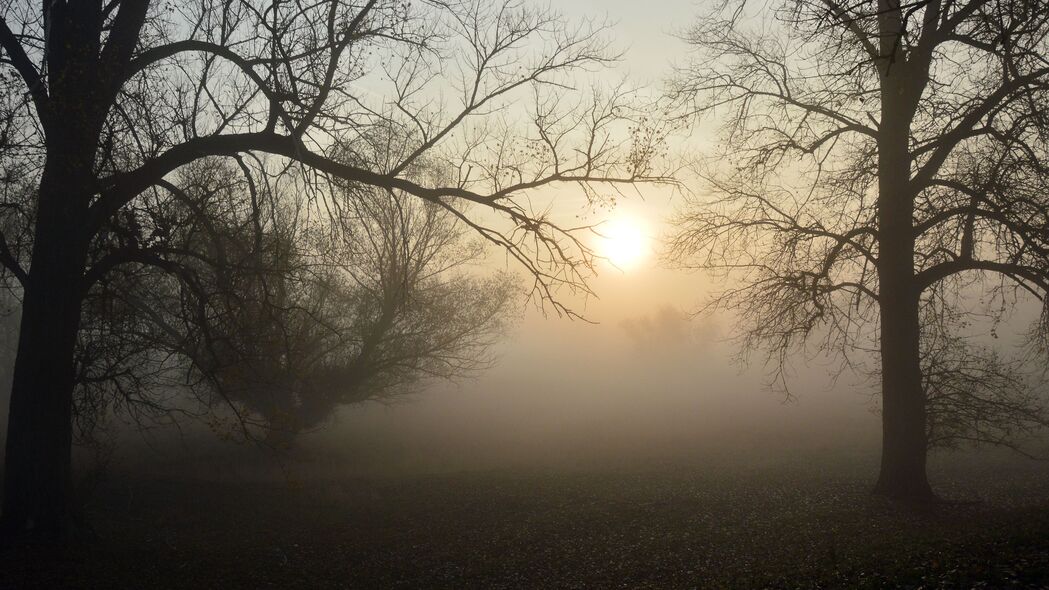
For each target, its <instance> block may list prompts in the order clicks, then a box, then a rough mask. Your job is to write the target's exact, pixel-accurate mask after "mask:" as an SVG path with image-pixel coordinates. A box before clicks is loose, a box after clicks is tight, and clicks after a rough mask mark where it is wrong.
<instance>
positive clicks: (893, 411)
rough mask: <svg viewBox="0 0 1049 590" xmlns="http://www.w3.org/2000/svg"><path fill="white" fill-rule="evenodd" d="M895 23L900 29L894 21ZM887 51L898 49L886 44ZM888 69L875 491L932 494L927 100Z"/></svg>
mask: <svg viewBox="0 0 1049 590" xmlns="http://www.w3.org/2000/svg"><path fill="white" fill-rule="evenodd" d="M892 26H898V24H893V25H892ZM885 49H886V50H887V51H890V50H893V51H894V49H893V46H892V45H889V44H887V45H886V47H885ZM884 67H885V69H884V70H883V72H882V80H881V82H882V93H881V99H882V105H881V107H882V112H881V114H882V120H881V134H880V137H879V140H878V231H879V235H878V281H879V303H880V308H881V369H882V375H881V378H882V456H881V472H880V474H879V476H878V483H877V484H876V485H875V492H876V493H879V494H882V495H885V496H888V497H891V498H895V499H901V500H907V501H928V500H931V499H932V498H933V494H932V489H931V488H930V487H929V481H928V478H927V476H926V470H925V460H926V453H927V444H926V424H925V421H926V418H925V391H924V389H923V387H922V374H921V356H920V354H921V352H920V349H919V336H920V333H921V325H920V322H919V317H918V304H919V295H920V293H919V291H918V289H917V286H916V284H915V280H914V240H915V237H914V197H915V195H914V192H913V187H912V186H911V181H910V178H911V157H910V150H909V144H908V142H909V135H910V125H911V121H912V119H913V117H914V112H915V111H914V109H915V105H916V103H917V100H918V99H919V98H920V94H921V92H920V90H919V91H915V88H916V86H915V85H914V80H912V79H911V77H910V76H909V75H908V74H909V72H908V71H907V69H906V66H905V64H904V63H903V62H902V61H901V60H899V59H896V60H893V61H891V62H890V63H888V64H886V66H884Z"/></svg>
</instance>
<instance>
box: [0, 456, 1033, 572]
mask: <svg viewBox="0 0 1049 590" xmlns="http://www.w3.org/2000/svg"><path fill="white" fill-rule="evenodd" d="M729 459H730V458H725V460H723V461H720V462H716V463H711V464H692V465H680V464H677V465H669V464H668V465H649V466H645V467H638V468H634V469H625V470H618V471H615V470H610V469H604V470H601V469H596V468H595V469H593V470H585V471H584V470H575V471H565V470H560V471H556V472H555V471H541V470H537V471H534V472H515V473H508V472H498V471H494V472H473V473H457V474H445V475H434V476H411V477H408V476H403V477H396V478H369V479H362V478H357V479H309V480H297V479H295V478H288V479H285V480H283V481H268V482H259V481H255V482H250V481H234V480H232V479H231V478H228V477H220V476H221V475H222V474H221V473H218V472H216V474H215V475H216V477H214V478H212V479H211V480H205V479H196V480H187V479H184V478H178V479H166V478H164V477H162V476H159V477H158V476H152V477H149V478H146V477H127V476H122V477H116V476H114V477H112V478H111V479H109V480H108V481H106V482H105V483H104V484H103V485H102V486H101V487H100V488H99V489H98V490H96V493H95V495H94V499H93V501H92V503H91V504H90V509H89V514H90V520H91V523H92V524H93V527H94V537H95V538H94V539H93V540H91V541H90V542H83V541H82V542H79V543H76V544H74V545H72V546H70V547H69V548H67V549H65V550H64V551H62V552H61V553H58V554H56V553H54V552H53V551H49V552H44V551H43V550H42V549H39V548H37V549H34V548H32V547H29V548H26V547H15V548H12V547H8V548H6V549H4V551H3V563H2V566H3V570H2V572H0V580H2V581H0V586H2V587H3V588H882V587H889V588H891V587H915V588H917V587H921V588H973V587H984V588H1044V587H1049V473H1047V471H1046V466H1045V465H1043V464H1039V463H1033V462H1018V461H1005V462H1002V461H963V460H961V459H957V458H956V459H949V460H940V461H937V462H936V464H935V465H934V467H933V470H932V471H933V479H934V481H935V483H936V485H937V488H938V489H940V490H941V491H943V492H945V494H944V495H945V496H948V497H949V499H950V500H952V501H951V502H948V503H944V504H943V505H940V506H936V507H934V508H931V509H923V510H918V509H902V508H899V507H894V506H889V505H887V504H885V503H883V502H881V501H879V500H878V499H876V498H873V497H871V495H870V494H869V492H868V489H869V483H870V477H871V475H872V472H873V468H874V464H873V462H872V461H871V459H870V458H858V459H857V458H836V459H835V458H827V457H810V458H806V457H793V458H792V459H790V460H782V461H772V460H768V461H763V462H762V461H759V462H753V461H752V462H750V463H748V464H747V465H735V466H729V465H731V462H730V461H729Z"/></svg>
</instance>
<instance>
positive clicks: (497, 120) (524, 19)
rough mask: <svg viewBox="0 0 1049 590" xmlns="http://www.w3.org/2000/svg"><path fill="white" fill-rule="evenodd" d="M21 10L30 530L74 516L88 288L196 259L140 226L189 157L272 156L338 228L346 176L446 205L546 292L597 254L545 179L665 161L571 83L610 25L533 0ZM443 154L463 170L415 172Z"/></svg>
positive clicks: (5, 28) (3, 34)
mask: <svg viewBox="0 0 1049 590" xmlns="http://www.w3.org/2000/svg"><path fill="white" fill-rule="evenodd" d="M0 16H2V19H3V23H2V26H0V48H2V50H3V54H2V57H0V68H2V69H3V72H4V73H3V77H2V78H0V80H2V88H3V90H2V91H0V98H2V99H3V101H4V102H3V108H2V111H0V112H2V114H3V117H2V118H0V120H2V121H4V134H3V141H2V144H0V145H2V146H3V152H2V154H0V162H2V166H3V169H4V174H3V178H4V179H5V195H6V196H7V197H9V199H10V200H8V201H5V203H4V204H3V209H2V211H3V213H4V215H5V216H6V217H7V218H8V219H10V220H13V222H12V227H16V228H20V229H18V230H17V231H16V232H14V233H12V234H11V235H5V236H4V240H3V241H0V262H2V263H3V265H4V267H5V268H6V272H7V273H8V274H9V275H10V276H11V277H13V278H14V280H17V281H18V282H19V283H20V284H21V289H22V292H23V293H24V299H23V311H22V319H21V332H20V338H19V344H18V354H17V360H16V363H15V369H14V385H13V388H12V398H11V411H10V418H9V428H8V432H7V456H6V469H5V483H4V506H3V525H4V528H5V529H6V530H7V531H9V532H18V533H21V532H26V531H27V530H28V529H32V530H33V531H36V532H40V533H54V532H59V531H61V530H63V528H64V527H65V523H66V522H67V520H68V505H69V467H70V450H69V448H70V442H71V437H72V434H71V420H72V413H73V406H74V404H73V389H74V383H75V382H76V378H77V376H76V367H75V363H74V358H75V350H76V348H77V341H78V338H81V339H83V338H90V337H91V335H90V334H85V333H83V332H82V331H81V330H80V328H81V319H82V314H81V312H82V309H83V305H84V302H85V297H86V296H87V294H88V293H89V292H90V291H91V290H92V288H93V287H94V286H95V285H97V284H100V283H101V282H104V281H105V280H106V277H108V276H110V274H111V273H112V272H114V269H117V268H123V267H131V268H142V267H147V266H148V267H153V268H156V269H160V270H163V271H165V272H177V269H174V268H170V267H167V265H166V264H165V263H164V256H162V255H161V254H165V253H166V252H165V251H164V248H165V247H166V246H165V244H166V242H165V238H164V233H165V231H166V230H165V228H159V231H154V230H149V231H142V228H144V227H145V226H144V225H143V224H142V223H141V219H142V214H143V211H145V210H146V209H147V207H144V206H142V203H145V202H148V201H150V200H151V199H153V200H162V199H163V197H162V196H161V194H162V193H164V192H166V191H169V190H170V188H171V185H170V182H169V181H168V180H167V179H168V178H169V177H170V175H171V174H173V173H174V172H175V171H177V170H178V169H179V168H181V167H184V166H187V165H189V164H191V163H192V162H194V161H196V160H198V159H200V158H203V157H208V156H221V157H227V158H231V159H233V160H234V161H237V160H238V158H239V159H240V160H244V159H248V158H252V157H258V156H261V155H262V154H268V155H269V156H271V157H276V158H279V159H282V161H283V163H281V164H274V165H275V166H281V167H292V168H295V169H296V170H297V172H296V173H297V174H298V175H299V176H300V178H302V179H303V187H304V190H306V191H307V193H306V194H307V195H308V196H309V197H310V198H312V199H314V200H315V202H316V203H317V204H318V205H319V206H323V207H325V208H326V209H329V210H330V211H332V218H333V219H337V218H338V213H339V211H341V210H342V209H343V208H345V207H346V203H344V202H343V199H345V198H350V199H351V200H352V199H353V198H355V197H354V196H353V194H354V193H351V194H350V195H349V196H347V195H346V194H343V193H338V192H334V191H323V190H315V189H319V188H320V187H323V186H325V185H327V184H329V183H332V182H334V181H335V180H336V179H338V181H339V182H344V183H350V184H353V185H355V186H359V187H373V188H375V189H379V190H384V191H399V192H401V193H403V194H405V195H411V196H413V197H417V198H421V199H424V200H427V201H429V202H431V203H434V204H435V205H437V206H439V207H442V208H444V209H445V210H446V211H448V212H449V213H451V214H452V215H454V216H456V217H457V218H459V219H460V220H461V222H462V223H464V224H466V225H467V226H468V227H471V228H473V229H474V230H476V231H478V232H480V234H481V235H482V236H483V237H484V238H485V239H487V240H489V241H491V242H494V243H497V244H499V245H500V246H503V247H505V248H506V250H507V252H509V254H510V255H511V256H512V258H514V259H516V260H518V261H519V262H520V263H521V264H523V265H524V267H525V268H526V270H528V271H529V272H530V273H531V274H532V275H533V276H534V277H535V279H536V289H537V294H538V296H539V297H543V298H547V300H549V298H550V297H551V296H552V295H553V292H554V290H555V289H556V288H558V287H559V286H573V285H575V286H582V285H583V283H582V281H583V279H584V278H585V276H586V273H587V268H588V264H589V261H590V254H589V252H587V251H586V249H585V248H583V247H582V244H581V243H580V242H579V240H578V237H577V233H576V232H575V231H573V230H572V228H563V227H559V226H557V225H556V224H554V223H552V222H551V221H550V220H549V219H548V218H547V217H546V216H545V214H544V213H543V212H542V210H539V211H534V210H532V208H531V206H530V204H529V200H528V197H529V194H528V192H529V191H532V190H534V189H538V188H540V187H543V186H547V185H551V184H555V183H578V184H581V185H582V186H583V188H584V189H589V190H587V194H588V195H590V196H591V197H596V196H599V194H600V193H599V186H602V185H609V186H615V185H630V184H634V183H637V182H639V181H644V180H649V179H656V178H657V176H658V175H657V174H656V173H655V172H654V171H653V169H652V161H651V158H650V156H651V155H652V154H654V153H656V150H653V149H651V147H652V146H650V145H648V143H651V142H654V141H655V140H656V138H655V137H654V136H652V135H649V134H629V133H626V132H625V131H626V127H627V126H628V125H629V123H630V120H631V118H632V117H633V116H634V112H635V111H633V110H632V109H630V108H629V104H628V98H629V97H627V96H625V95H624V94H623V93H620V92H615V91H612V92H598V91H593V92H590V91H588V92H580V90H579V88H578V86H577V85H576V84H574V82H576V81H578V80H580V79H583V78H585V76H586V74H587V73H588V72H590V71H593V70H596V69H600V68H602V67H604V66H605V65H607V64H608V63H609V61H610V59H611V54H610V53H609V49H608V46H607V42H606V40H605V36H604V35H603V29H602V27H601V26H595V25H594V24H592V23H583V24H581V25H579V26H571V25H565V24H563V21H562V20H561V18H560V17H559V16H558V15H556V14H553V13H550V12H546V11H542V10H533V9H530V8H528V7H526V6H524V5H523V4H521V3H518V2H516V1H513V0H507V1H505V2H499V3H489V2H482V1H480V0H472V1H467V2H456V3H446V2H429V1H427V2H419V3H412V4H407V3H402V2H394V1H387V0H357V1H352V0H349V1H340V0H323V1H320V2H300V1H298V0H238V1H234V2H219V1H205V2H195V3H162V2H151V1H149V0H113V1H112V2H101V1H100V0H99V1H88V2H84V1H62V0H59V1H57V2H45V3H31V2H28V1H15V2H8V3H5V4H4V5H3V7H2V8H0ZM376 130H379V131H380V132H378V133H377V132H376ZM621 132H622V133H621ZM346 146H350V147H349V148H347V147H346ZM347 150H349V153H352V155H353V157H346V155H347V153H348V152H347ZM422 159H426V160H427V161H429V162H432V163H433V165H438V166H440V167H441V168H442V169H444V170H448V171H450V173H449V174H448V175H446V176H444V177H442V178H447V182H440V183H437V182H436V181H437V180H438V179H437V178H427V179H425V180H422V181H416V180H413V179H412V177H411V175H410V174H409V173H408V171H409V169H410V168H411V167H412V166H413V165H414V164H415V163H417V162H419V161H420V160H422ZM428 182H432V183H430V184H428ZM7 185H10V187H12V188H11V190H8V186H7ZM16 185H17V186H16ZM15 188H28V189H29V190H15ZM248 194H250V191H249V193H248ZM19 195H21V197H19ZM468 204H474V205H477V208H476V209H468V208H466V205H468ZM128 246H133V247H128ZM554 305H555V307H557V308H558V309H559V310H561V311H568V310H567V309H565V308H563V307H560V306H558V305H557V304H556V303H554ZM161 361H162V359H161Z"/></svg>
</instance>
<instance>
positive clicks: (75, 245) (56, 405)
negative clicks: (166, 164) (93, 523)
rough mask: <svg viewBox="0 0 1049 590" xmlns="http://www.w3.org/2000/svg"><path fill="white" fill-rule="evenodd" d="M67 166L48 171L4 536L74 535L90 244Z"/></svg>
mask: <svg viewBox="0 0 1049 590" xmlns="http://www.w3.org/2000/svg"><path fill="white" fill-rule="evenodd" d="M67 172H69V170H68V166H66V165H64V163H60V164H58V165H52V166H49V167H46V168H45V171H44V176H43V178H42V181H41V186H40V200H39V205H40V206H39V209H38V219H37V226H36V233H35V241H34V245H33V254H32V255H33V258H32V267H31V268H30V271H29V278H28V281H27V282H26V285H25V290H24V296H23V305H22V321H21V329H20V332H19V340H18V355H17V357H16V359H15V367H14V380H13V383H12V388H11V406H10V414H9V416H8V428H7V448H6V457H5V465H4V498H3V513H2V516H0V518H2V520H0V523H2V530H3V532H4V533H6V534H8V535H16V536H21V535H27V534H28V535H31V536H34V537H45V538H54V537H56V536H60V535H62V534H64V533H65V532H67V531H68V525H69V522H70V519H71V517H72V516H73V515H72V514H71V513H70V506H71V498H70V467H71V466H70V457H71V444H72V407H73V387H74V347H75V344H76V338H77V331H78V329H79V324H80V303H81V292H80V281H81V280H82V276H83V271H84V265H85V259H86V251H87V240H86V238H85V237H84V235H83V234H84V233H85V232H84V218H85V211H86V209H85V206H86V202H87V199H86V198H85V199H82V198H76V197H79V196H80V195H75V196H74V195H70V194H69V193H68V192H67V191H68V190H69V189H71V188H73V186H75V182H72V183H71V182H69V179H68V177H66V176H65V174H64V173H67Z"/></svg>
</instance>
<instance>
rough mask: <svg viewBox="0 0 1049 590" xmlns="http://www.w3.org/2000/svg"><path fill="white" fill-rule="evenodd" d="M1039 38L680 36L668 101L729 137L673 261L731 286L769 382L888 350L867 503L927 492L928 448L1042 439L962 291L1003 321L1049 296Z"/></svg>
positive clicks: (833, 28) (939, 15)
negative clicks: (796, 359) (808, 357)
mask: <svg viewBox="0 0 1049 590" xmlns="http://www.w3.org/2000/svg"><path fill="white" fill-rule="evenodd" d="M1047 35H1049V7H1047V6H1045V5H1044V4H1043V3H1037V2H1024V1H1013V0H966V1H961V0H921V1H918V2H909V3H902V2H900V1H898V0H879V1H877V2H875V1H863V2H851V3H844V2H836V1H833V0H818V1H817V0H812V1H809V0H787V1H784V2H780V3H777V4H776V5H775V6H773V7H770V8H767V9H765V10H761V11H758V12H755V11H754V10H752V7H751V6H750V5H749V4H745V3H743V2H727V3H723V4H722V5H721V7H720V11H719V12H716V13H715V14H714V15H712V17H711V18H710V19H709V20H704V21H703V22H701V23H700V24H699V25H697V26H696V27H695V28H693V29H692V30H691V32H690V33H689V35H688V40H689V41H690V43H691V44H692V45H693V46H694V47H695V48H696V55H697V57H696V59H695V61H694V62H693V63H692V64H691V65H690V66H689V67H688V68H686V69H684V70H683V71H682V72H681V74H680V76H679V77H678V79H677V88H676V89H677V92H678V97H679V98H681V99H683V100H684V101H685V102H686V103H687V104H689V105H690V106H691V107H692V112H693V113H696V114H702V113H708V112H712V111H725V112H726V113H727V123H726V125H725V132H724V133H725V134H724V141H723V144H722V146H723V150H722V152H721V154H720V155H721V157H722V160H721V161H719V162H718V163H717V165H716V166H713V167H711V168H708V169H707V170H706V171H705V172H704V176H705V177H706V179H707V180H708V181H709V187H710V189H711V191H712V192H713V194H714V195H716V196H715V198H714V200H713V202H703V199H693V200H692V202H691V203H690V204H689V205H688V206H686V208H685V209H684V210H683V211H682V212H681V214H680V216H679V218H678V228H679V230H680V231H679V233H678V234H677V236H676V239H675V240H674V242H673V255H674V257H676V258H677V259H678V260H679V261H681V262H683V263H684V264H687V265H695V266H700V267H703V268H709V269H717V270H721V271H725V272H727V273H730V274H732V275H733V276H734V278H735V279H737V280H738V282H734V283H733V286H732V287H730V288H729V289H728V290H727V291H725V292H724V293H722V295H721V297H720V298H719V299H718V301H717V303H718V304H720V305H724V306H728V307H730V308H732V309H734V310H736V311H737V312H738V313H739V314H740V315H741V317H742V318H743V319H744V320H745V321H746V324H747V325H748V326H749V329H748V330H747V331H746V333H745V335H744V336H743V344H744V345H745V346H746V347H760V348H765V349H766V350H769V351H771V352H772V353H773V355H774V358H775V359H776V360H778V362H779V363H778V364H779V366H780V367H782V366H783V364H784V363H785V362H786V361H787V355H789V354H790V353H791V352H792V351H796V350H797V349H798V348H800V347H802V346H804V345H805V344H806V343H811V342H817V343H818V344H819V345H820V346H821V347H823V348H826V349H834V350H838V351H840V352H842V353H843V357H844V358H845V359H846V361H848V360H849V359H854V358H856V356H855V355H854V353H856V352H857V351H865V350H873V351H875V352H877V353H879V354H880V368H879V369H877V370H876V371H875V372H876V373H877V374H878V375H879V377H880V379H881V408H882V421H883V447H882V463H881V472H880V475H879V478H878V483H877V485H876V490H877V491H878V492H879V493H882V494H885V495H888V496H891V497H896V498H906V499H920V500H923V499H928V498H931V497H932V492H931V489H930V486H929V484H928V481H927V477H926V454H927V448H928V446H929V445H930V444H951V443H955V442H958V441H960V440H964V439H976V440H979V441H988V442H995V443H1000V442H1006V441H1008V440H1011V435H1013V434H1017V433H1019V432H1025V431H1028V430H1030V429H1033V428H1037V427H1039V426H1041V425H1044V424H1046V418H1047V414H1046V411H1045V409H1044V406H1042V405H1039V404H1038V403H1036V402H1037V398H1036V397H1035V396H1034V394H1033V392H1032V391H1031V390H1030V389H1027V388H1024V387H1021V385H1022V383H1021V380H1020V379H1019V378H1017V377H1015V376H1014V375H1013V374H1012V371H1013V369H1014V367H1013V366H1011V365H1008V364H1006V363H1005V362H1004V361H1002V360H1001V359H999V358H998V357H996V356H989V355H986V354H984V353H979V352H974V349H973V348H972V345H971V344H965V340H964V338H963V337H964V336H965V335H966V334H965V331H964V330H962V329H960V328H961V327H962V324H963V322H964V321H967V320H966V318H967V315H966V308H965V307H964V306H963V305H961V302H962V299H964V295H966V294H970V293H973V292H978V293H981V294H983V295H986V296H987V297H988V298H989V299H990V300H992V303H994V302H996V303H997V304H998V306H997V311H996V308H995V306H994V305H989V306H988V309H986V310H984V311H985V312H986V313H989V314H991V315H992V316H996V315H997V316H1000V315H1002V314H1007V313H1008V309H1009V308H1010V307H1011V306H1012V305H1013V304H1014V303H1015V302H1016V300H1017V299H1021V298H1022V295H1021V294H1028V295H1033V296H1034V297H1035V298H1037V299H1039V300H1044V298H1045V295H1046V291H1047V288H1049V274H1047V272H1049V249H1047V248H1049V224H1047V221H1049V199H1047V198H1046V195H1047V194H1049V193H1047V192H1046V188H1047V187H1049V170H1047V168H1046V167H1045V162H1046V161H1047V160H1046V155H1047V147H1049V143H1047V139H1049V120H1047V118H1046V106H1047V105H1049V93H1047V90H1049V59H1047V57H1046V56H1047V55H1049V44H1047ZM1044 318H1045V316H1044V315H1043V320H1042V321H1043V322H1044Z"/></svg>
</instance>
